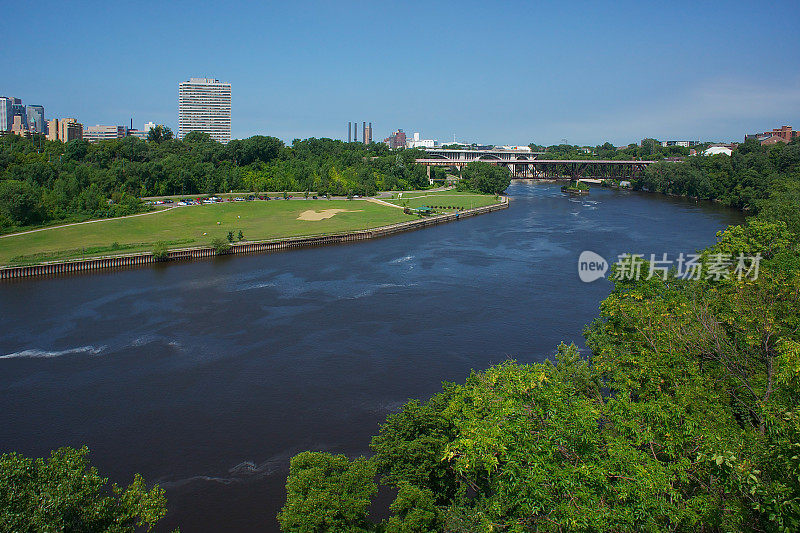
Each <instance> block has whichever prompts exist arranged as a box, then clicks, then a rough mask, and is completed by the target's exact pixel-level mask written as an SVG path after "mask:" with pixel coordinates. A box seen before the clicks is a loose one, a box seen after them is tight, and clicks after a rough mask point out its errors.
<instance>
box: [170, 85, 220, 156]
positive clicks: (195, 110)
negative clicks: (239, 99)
mask: <svg viewBox="0 0 800 533" xmlns="http://www.w3.org/2000/svg"><path fill="white" fill-rule="evenodd" d="M193 131H203V132H206V133H208V134H209V135H211V138H212V139H214V140H215V141H219V142H221V143H227V142H228V141H230V140H231V84H230V83H225V82H221V81H219V80H216V79H213V78H190V79H189V81H184V82H183V83H181V84H179V85H178V138H179V139H183V138H184V137H186V135H187V134H189V133H191V132H193Z"/></svg>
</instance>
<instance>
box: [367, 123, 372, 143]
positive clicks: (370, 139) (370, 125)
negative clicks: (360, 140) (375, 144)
mask: <svg viewBox="0 0 800 533" xmlns="http://www.w3.org/2000/svg"><path fill="white" fill-rule="evenodd" d="M368 144H372V122H370V123H369V143H368Z"/></svg>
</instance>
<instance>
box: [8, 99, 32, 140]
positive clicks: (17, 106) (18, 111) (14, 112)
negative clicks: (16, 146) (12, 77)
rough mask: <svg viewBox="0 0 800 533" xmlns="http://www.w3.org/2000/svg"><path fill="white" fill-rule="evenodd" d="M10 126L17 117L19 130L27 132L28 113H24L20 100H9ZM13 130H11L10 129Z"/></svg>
mask: <svg viewBox="0 0 800 533" xmlns="http://www.w3.org/2000/svg"><path fill="white" fill-rule="evenodd" d="M11 100H12V101H11V117H12V118H11V124H12V126H13V124H14V117H19V122H20V124H21V128H22V129H24V130H25V131H26V132H27V131H28V113H27V111H25V106H24V105H23V103H22V99H20V98H12V99H11ZM12 129H13V128H12Z"/></svg>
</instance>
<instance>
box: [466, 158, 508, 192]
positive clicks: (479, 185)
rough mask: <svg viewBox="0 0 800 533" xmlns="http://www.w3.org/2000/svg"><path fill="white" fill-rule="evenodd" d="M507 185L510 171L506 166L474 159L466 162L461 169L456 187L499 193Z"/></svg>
mask: <svg viewBox="0 0 800 533" xmlns="http://www.w3.org/2000/svg"><path fill="white" fill-rule="evenodd" d="M509 185H511V173H510V172H509V171H508V168H505V167H498V166H495V165H492V164H490V163H481V162H478V161H476V162H473V163H468V164H467V165H466V166H465V167H464V169H463V170H462V171H461V180H460V181H459V182H458V189H459V190H462V191H475V192H479V193H483V194H500V193H501V192H503V191H505V190H506V189H507V188H508V186H509Z"/></svg>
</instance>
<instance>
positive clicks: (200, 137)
mask: <svg viewBox="0 0 800 533" xmlns="http://www.w3.org/2000/svg"><path fill="white" fill-rule="evenodd" d="M183 142H185V143H190V144H201V143H210V142H214V141H212V139H211V135H209V134H208V133H206V132H204V131H192V132H189V133H187V134H186V135H185V136H184V137H183Z"/></svg>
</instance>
